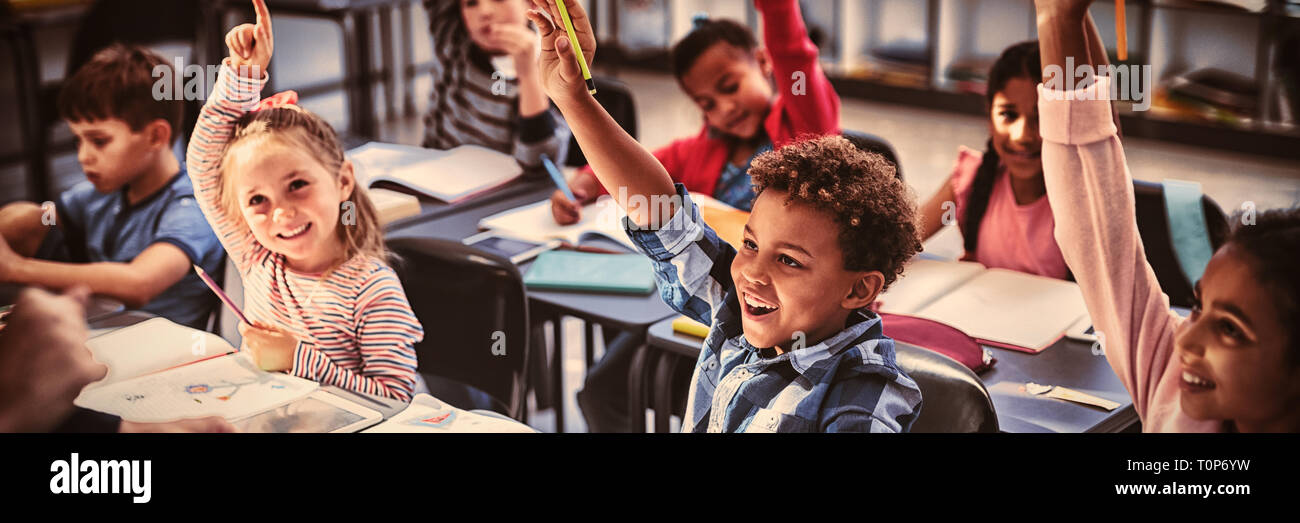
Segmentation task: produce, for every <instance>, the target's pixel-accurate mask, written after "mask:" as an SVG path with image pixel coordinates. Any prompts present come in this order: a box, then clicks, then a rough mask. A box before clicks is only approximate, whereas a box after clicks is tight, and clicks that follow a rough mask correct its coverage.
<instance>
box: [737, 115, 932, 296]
mask: <svg viewBox="0 0 1300 523" xmlns="http://www.w3.org/2000/svg"><path fill="white" fill-rule="evenodd" d="M894 172H895V169H894V164H893V163H891V162H890V161H889V160H886V159H885V157H883V156H881V155H879V154H876V153H871V152H864V151H862V150H860V149H858V148H857V147H856V146H854V145H853V143H852V142H850V141H848V140H847V139H845V138H844V137H842V136H835V135H829V136H822V137H818V138H811V139H803V140H800V141H797V142H794V143H791V144H789V145H786V146H784V147H782V148H780V149H777V150H774V151H770V152H767V153H764V154H762V155H759V156H758V157H757V158H754V162H753V164H752V165H751V167H750V168H749V175H750V178H751V180H752V181H753V184H754V192H755V193H762V192H763V191H764V190H767V189H776V190H779V191H785V192H786V193H788V194H789V196H788V197H787V199H786V201H787V202H789V201H800V202H804V203H807V204H810V205H812V206H813V207H815V208H817V209H819V210H822V211H824V212H827V213H830V215H831V216H832V219H834V220H835V223H836V224H837V225H838V226H839V229H840V230H839V241H840V249H842V250H843V251H844V268H845V269H846V270H850V271H880V272H881V273H882V274H884V276H885V286H884V287H883V288H882V289H881V290H882V291H883V290H884V289H886V288H889V285H890V284H891V283H893V282H894V280H895V279H897V278H898V275H899V274H901V273H902V272H903V265H904V264H905V263H907V260H909V259H911V258H912V255H914V254H916V253H917V252H918V251H920V250H921V238H920V234H919V232H918V229H919V227H918V224H917V212H916V205H915V204H914V203H913V200H914V199H913V198H912V194H911V191H910V190H909V189H908V188H907V186H906V185H904V184H903V182H902V181H901V180H899V179H898V177H897V176H895V174H894Z"/></svg>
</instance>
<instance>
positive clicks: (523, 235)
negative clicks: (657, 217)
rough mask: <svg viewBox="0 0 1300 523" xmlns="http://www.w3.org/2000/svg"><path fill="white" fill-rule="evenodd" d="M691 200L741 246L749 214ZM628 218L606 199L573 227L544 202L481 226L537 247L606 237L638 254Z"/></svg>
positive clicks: (717, 228)
mask: <svg viewBox="0 0 1300 523" xmlns="http://www.w3.org/2000/svg"><path fill="white" fill-rule="evenodd" d="M691 200H693V201H694V202H695V203H696V205H698V206H699V207H700V217H701V218H703V219H704V222H705V223H707V224H709V226H710V227H712V228H713V229H714V231H716V232H717V234H718V237H719V238H722V240H723V241H726V242H727V243H730V244H732V245H733V246H738V245H740V241H741V238H742V237H743V236H744V229H745V222H746V220H748V219H749V213H747V212H744V211H740V210H737V209H735V208H732V207H730V206H728V205H727V204H725V203H722V202H719V201H718V200H715V199H713V198H710V197H708V196H703V195H699V196H697V195H694V194H692V195H691ZM624 216H627V213H624V212H623V210H622V209H620V208H619V207H618V203H617V202H615V201H614V199H613V198H611V197H609V196H608V195H604V196H601V197H600V198H597V199H596V201H595V202H592V203H590V204H587V205H586V206H585V207H583V208H582V219H581V220H579V221H578V223H575V224H572V225H560V224H558V223H555V217H554V216H553V215H552V214H551V201H550V200H543V201H540V202H537V203H533V204H529V205H525V206H523V207H517V208H514V209H510V210H508V211H504V212H500V213H497V214H494V215H492V216H488V217H487V218H483V219H482V220H480V221H479V222H478V226H479V228H480V229H487V230H491V231H496V232H499V233H501V234H504V235H507V236H511V237H514V238H519V239H521V240H528V241H532V242H536V243H544V242H547V241H550V240H561V241H565V242H569V243H570V244H573V245H578V244H581V243H582V242H583V240H587V239H591V238H592V237H593V236H597V237H605V238H609V239H612V240H614V241H617V242H620V243H622V244H623V245H626V246H627V248H629V249H632V250H636V246H634V245H632V240H631V239H630V238H628V237H627V232H626V231H625V230H624V229H623V217H624Z"/></svg>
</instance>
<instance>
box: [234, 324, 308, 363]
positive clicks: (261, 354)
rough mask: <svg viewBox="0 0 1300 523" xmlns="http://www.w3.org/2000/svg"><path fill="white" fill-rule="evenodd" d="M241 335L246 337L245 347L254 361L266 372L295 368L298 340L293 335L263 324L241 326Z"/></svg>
mask: <svg viewBox="0 0 1300 523" xmlns="http://www.w3.org/2000/svg"><path fill="white" fill-rule="evenodd" d="M239 335H240V336H243V337H244V347H246V348H248V350H249V351H250V352H251V353H252V356H253V361H256V362H257V366H258V367H259V368H261V369H262V370H265V371H287V370H290V369H292V368H293V356H294V353H295V352H297V350H298V339H297V338H294V337H293V335H291V334H289V333H287V332H285V331H282V330H280V329H277V328H275V327H271V326H268V325H266V324H263V323H257V324H255V325H249V324H247V323H242V322H241V323H240V324H239Z"/></svg>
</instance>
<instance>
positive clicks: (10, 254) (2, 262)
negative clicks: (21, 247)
mask: <svg viewBox="0 0 1300 523" xmlns="http://www.w3.org/2000/svg"><path fill="white" fill-rule="evenodd" d="M22 260H23V257H22V256H19V255H18V253H16V252H14V250H13V248H12V247H10V246H9V242H8V241H5V239H4V238H0V282H5V283H8V282H9V281H10V280H12V279H13V278H14V275H13V274H11V273H12V272H14V271H13V268H14V267H17V266H18V264H19V263H21V262H22Z"/></svg>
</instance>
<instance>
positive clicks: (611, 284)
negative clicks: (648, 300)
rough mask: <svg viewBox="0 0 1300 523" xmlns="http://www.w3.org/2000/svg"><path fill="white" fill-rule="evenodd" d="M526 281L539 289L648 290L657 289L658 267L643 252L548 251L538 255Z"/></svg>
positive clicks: (533, 287)
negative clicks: (656, 275) (655, 280)
mask: <svg viewBox="0 0 1300 523" xmlns="http://www.w3.org/2000/svg"><path fill="white" fill-rule="evenodd" d="M524 285H526V286H528V288H529V289H536V290H567V291H588V292H616V293H627V294H648V293H650V292H652V291H654V288H655V282H654V267H653V265H652V264H651V262H650V260H649V259H648V258H646V257H645V256H642V255H640V254H596V253H589V252H576V251H546V252H543V253H542V254H540V255H538V256H537V259H536V260H535V261H533V264H532V266H531V267H529V268H528V272H527V274H525V275H524Z"/></svg>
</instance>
